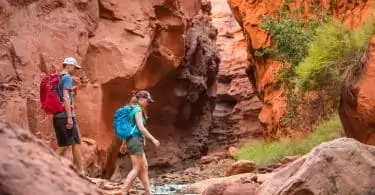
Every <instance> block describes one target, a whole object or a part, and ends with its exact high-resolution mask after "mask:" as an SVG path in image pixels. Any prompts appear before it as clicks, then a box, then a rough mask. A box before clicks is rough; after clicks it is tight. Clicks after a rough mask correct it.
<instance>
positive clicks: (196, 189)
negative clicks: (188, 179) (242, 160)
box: [181, 173, 272, 194]
mask: <svg viewBox="0 0 375 195" xmlns="http://www.w3.org/2000/svg"><path fill="white" fill-rule="evenodd" d="M271 176H272V173H268V174H258V175H256V174H254V173H244V174H238V175H233V176H229V177H218V178H211V179H207V180H203V181H199V182H197V183H194V184H191V185H188V186H186V187H185V188H183V189H182V190H181V193H183V194H202V193H204V192H205V193H210V194H212V193H213V192H220V193H224V191H225V190H227V188H228V193H229V192H232V191H233V190H234V189H235V188H236V186H241V184H252V185H251V186H246V187H244V186H242V187H244V189H245V188H246V189H249V188H252V187H255V186H256V185H257V184H261V183H263V182H265V181H266V180H268V179H269V178H270V177H271ZM211 192H212V193H211ZM237 192H238V191H237Z"/></svg>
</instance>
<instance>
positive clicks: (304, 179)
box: [259, 138, 375, 195]
mask: <svg viewBox="0 0 375 195" xmlns="http://www.w3.org/2000/svg"><path fill="white" fill-rule="evenodd" d="M374 169H375V147H374V146H370V145H365V144H362V143H360V142H358V141H356V140H354V139H352V138H339V139H336V140H334V141H331V142H326V143H323V144H321V145H319V146H317V147H316V148H314V149H313V150H312V151H311V152H310V153H308V154H307V155H305V156H303V157H301V158H300V159H298V160H296V161H295V162H293V163H291V164H290V165H288V166H286V167H284V168H282V169H281V170H280V171H278V172H276V173H274V175H273V176H272V177H271V178H270V179H268V180H267V181H266V182H265V183H263V184H262V186H261V190H260V193H259V194H260V195H269V194H280V195H301V194H304V195H315V194H316V195H317V194H340V195H349V194H374V193H375V183H374V182H373V181H374V180H375V172H374Z"/></svg>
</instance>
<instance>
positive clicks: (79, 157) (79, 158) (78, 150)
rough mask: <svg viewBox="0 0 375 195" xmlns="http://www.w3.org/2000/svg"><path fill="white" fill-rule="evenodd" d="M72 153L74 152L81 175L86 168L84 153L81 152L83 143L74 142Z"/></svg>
mask: <svg viewBox="0 0 375 195" xmlns="http://www.w3.org/2000/svg"><path fill="white" fill-rule="evenodd" d="M72 153H73V162H74V163H75V164H76V166H77V169H78V173H79V174H81V175H84V174H85V169H84V166H83V162H82V153H81V145H80V144H73V145H72Z"/></svg>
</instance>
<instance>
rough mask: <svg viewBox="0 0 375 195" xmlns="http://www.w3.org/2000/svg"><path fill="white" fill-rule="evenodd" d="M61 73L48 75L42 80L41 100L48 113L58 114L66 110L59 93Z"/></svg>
mask: <svg viewBox="0 0 375 195" xmlns="http://www.w3.org/2000/svg"><path fill="white" fill-rule="evenodd" d="M59 82H60V75H59V74H56V73H53V74H49V75H46V76H45V77H43V78H42V81H41V82H40V102H41V104H42V109H43V110H44V111H45V112H46V113H47V114H56V113H59V112H62V111H64V110H65V108H64V105H63V103H62V102H61V100H60V97H59V95H58V88H59Z"/></svg>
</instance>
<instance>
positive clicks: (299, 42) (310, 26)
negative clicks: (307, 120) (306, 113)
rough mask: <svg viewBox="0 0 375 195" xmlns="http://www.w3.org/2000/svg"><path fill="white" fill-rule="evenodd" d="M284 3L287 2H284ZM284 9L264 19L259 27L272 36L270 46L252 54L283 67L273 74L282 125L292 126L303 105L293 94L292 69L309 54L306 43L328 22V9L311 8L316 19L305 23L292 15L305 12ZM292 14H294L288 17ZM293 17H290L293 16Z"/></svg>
mask: <svg viewBox="0 0 375 195" xmlns="http://www.w3.org/2000/svg"><path fill="white" fill-rule="evenodd" d="M284 2H285V3H289V2H286V1H284ZM290 9H291V8H289V7H287V6H284V7H280V8H278V9H277V13H276V14H275V15H274V16H269V17H263V18H262V22H261V27H262V28H263V29H264V30H265V31H266V32H268V33H269V34H270V35H271V36H272V43H273V44H272V46H271V47H269V48H261V49H259V50H257V51H255V52H254V56H255V57H258V58H259V57H260V58H262V57H267V56H272V57H274V58H276V59H277V60H279V61H280V62H282V66H283V67H282V68H281V70H280V71H279V72H278V73H277V75H276V82H275V83H274V85H273V86H274V87H280V86H283V88H284V89H285V92H284V94H283V96H285V98H286V103H287V105H288V106H287V110H286V114H285V115H284V116H283V118H282V121H281V122H282V125H284V126H289V127H295V126H296V124H298V123H299V122H298V117H296V116H298V115H299V114H298V111H297V110H298V106H299V105H301V104H303V102H305V101H304V99H303V96H301V95H299V94H296V93H295V88H296V87H295V86H296V83H297V76H296V73H295V71H294V68H295V67H296V66H297V65H298V64H299V63H300V62H301V61H302V60H303V59H304V58H305V57H306V55H307V54H308V46H309V43H310V42H311V41H312V40H313V38H314V35H315V29H316V28H317V27H319V26H320V25H321V24H323V23H324V22H325V21H327V20H328V17H329V14H328V10H324V9H320V8H318V7H312V8H311V10H313V11H314V13H316V17H314V18H311V19H310V20H309V21H305V20H303V19H301V18H296V17H295V15H298V14H299V13H298V12H300V13H303V12H304V10H303V9H302V8H301V9H294V10H290ZM291 13H294V14H291ZM292 15H293V16H292Z"/></svg>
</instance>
